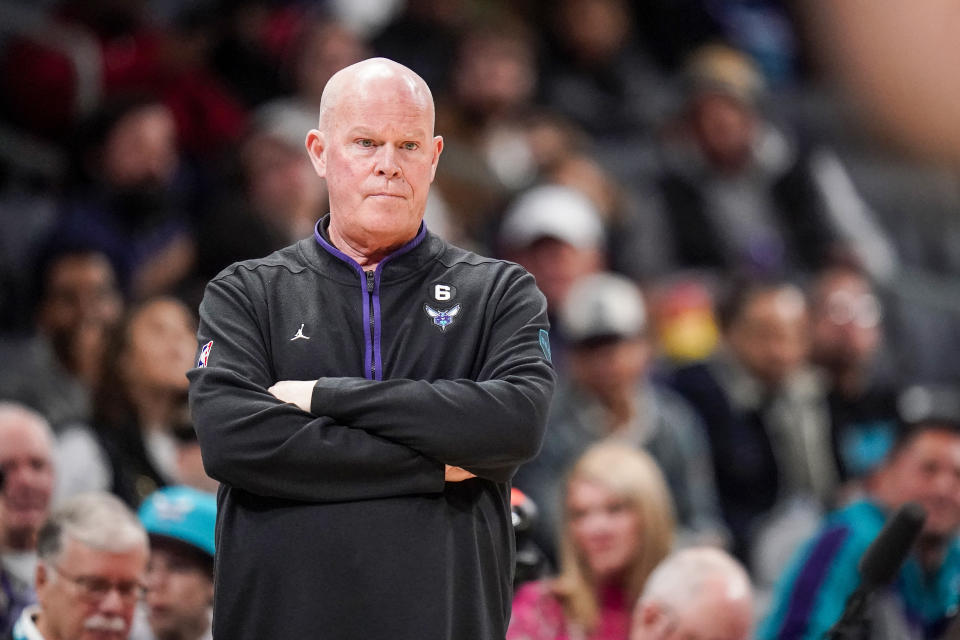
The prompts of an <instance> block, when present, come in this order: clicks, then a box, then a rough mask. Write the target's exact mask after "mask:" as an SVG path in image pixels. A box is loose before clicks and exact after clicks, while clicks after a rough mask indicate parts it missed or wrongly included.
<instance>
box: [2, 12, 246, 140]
mask: <svg viewBox="0 0 960 640" xmlns="http://www.w3.org/2000/svg"><path fill="white" fill-rule="evenodd" d="M149 4H150V3H146V2H115V1H114V0H64V1H62V2H58V3H57V5H58V6H57V7H56V8H55V10H54V11H52V12H51V15H49V16H46V15H43V14H39V15H36V16H33V21H32V22H33V24H32V25H31V28H30V29H25V30H23V32H21V33H22V34H23V36H22V37H16V38H13V39H12V42H11V43H10V45H9V46H8V47H7V48H6V50H5V51H4V54H5V55H4V56H3V58H2V60H0V82H3V84H4V85H5V86H4V88H7V89H8V93H9V95H10V105H9V108H10V112H11V114H12V116H13V117H14V118H16V120H17V121H18V122H20V123H22V124H23V125H25V126H27V127H29V128H30V129H31V130H32V131H36V132H38V133H41V134H44V135H46V136H48V137H50V138H51V139H55V140H58V141H59V140H65V139H69V138H70V136H71V135H72V134H73V133H74V131H73V128H74V127H76V125H77V124H78V123H79V122H80V121H81V120H82V118H84V117H86V116H89V115H90V114H91V113H92V112H94V111H96V109H97V108H98V107H100V106H101V105H102V104H105V103H109V102H111V101H113V100H115V99H117V98H118V97H119V96H123V95H125V94H128V93H131V92H141V91H151V92H156V95H158V96H162V98H163V100H164V103H165V104H166V105H167V106H168V107H169V109H170V112H171V113H172V114H173V117H174V119H175V120H176V125H177V127H176V128H177V131H178V132H179V139H180V142H181V144H183V145H184V146H185V148H187V147H189V149H190V151H192V152H196V153H197V154H198V155H202V154H210V152H211V150H213V149H219V148H222V146H223V144H224V143H225V142H228V141H230V140H233V139H235V138H236V137H237V134H238V133H239V131H240V130H241V128H242V126H243V118H244V114H243V111H242V109H241V107H240V106H239V105H238V104H237V102H236V101H235V100H234V99H233V97H232V96H231V95H230V94H229V93H228V92H227V91H226V90H225V89H224V87H223V86H222V85H221V82H220V80H219V78H217V77H216V76H214V75H213V74H212V73H211V72H210V70H209V68H208V66H207V64H206V57H207V54H208V52H207V43H208V40H209V33H207V32H206V31H205V29H208V28H209V27H210V26H211V25H210V24H207V25H204V24H202V21H199V20H196V19H195V18H196V14H194V15H192V16H191V15H187V16H184V15H180V16H178V17H177V18H178V19H177V20H175V21H173V22H172V23H171V24H170V25H168V28H166V29H162V28H158V25H157V24H156V23H155V22H154V21H153V17H154V16H152V15H151V14H150V12H149V9H150V8H151V7H150V6H148V5H149ZM194 4H196V3H194Z"/></svg>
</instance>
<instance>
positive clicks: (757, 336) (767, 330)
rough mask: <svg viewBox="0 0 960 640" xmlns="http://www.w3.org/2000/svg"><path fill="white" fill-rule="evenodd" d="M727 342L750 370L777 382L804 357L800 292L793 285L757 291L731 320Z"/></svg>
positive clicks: (806, 339) (805, 331) (805, 346)
mask: <svg viewBox="0 0 960 640" xmlns="http://www.w3.org/2000/svg"><path fill="white" fill-rule="evenodd" d="M727 342H728V343H729V345H730V347H731V349H732V350H733V352H734V353H735V354H736V356H737V358H738V359H739V360H740V361H741V362H742V363H743V365H744V366H745V367H746V368H747V369H748V370H749V371H750V373H752V374H753V375H754V376H756V377H757V378H759V379H760V380H761V381H762V382H763V383H764V384H766V385H768V386H770V387H776V386H778V385H780V384H781V383H782V382H784V380H786V379H787V378H788V377H790V375H791V374H792V373H794V372H795V371H796V370H797V369H798V368H799V367H801V366H802V365H803V363H804V360H805V359H806V357H807V352H808V348H809V336H808V325H807V312H806V306H805V303H804V300H803V296H802V294H800V292H798V291H796V290H794V289H792V288H778V289H773V290H770V291H762V292H758V293H756V294H755V295H754V296H753V297H752V299H750V300H748V301H747V302H746V304H745V305H744V308H743V310H742V311H741V312H740V317H739V318H737V319H736V320H734V321H733V323H732V324H731V326H730V328H729V330H728V331H727Z"/></svg>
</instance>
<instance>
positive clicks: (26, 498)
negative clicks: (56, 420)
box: [0, 402, 54, 584]
mask: <svg viewBox="0 0 960 640" xmlns="http://www.w3.org/2000/svg"><path fill="white" fill-rule="evenodd" d="M53 447H54V440H53V432H52V431H51V430H50V425H49V424H47V421H46V420H44V419H43V417H42V416H40V415H39V414H37V413H35V412H33V411H31V410H29V409H27V408H26V407H24V406H22V405H18V404H14V403H10V402H2V403H0V469H2V470H3V475H4V483H3V494H2V500H0V527H2V531H0V534H2V538H0V543H2V545H3V546H2V555H3V569H4V571H5V572H8V573H9V574H12V575H13V576H14V577H16V578H17V579H19V580H20V581H21V582H24V583H27V584H33V572H34V568H35V566H36V562H37V533H38V532H39V531H40V527H41V525H43V521H44V520H45V519H46V517H47V515H48V514H49V511H50V498H51V496H52V494H53V486H54V467H53Z"/></svg>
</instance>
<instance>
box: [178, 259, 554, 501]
mask: <svg viewBox="0 0 960 640" xmlns="http://www.w3.org/2000/svg"><path fill="white" fill-rule="evenodd" d="M527 278H529V276H527ZM520 286H522V287H531V288H532V286H533V285H532V280H531V281H530V282H523V283H520ZM534 292H535V290H534ZM514 297H516V296H514ZM533 299H534V301H539V299H540V297H539V294H538V293H536V295H535V296H534V298H533ZM518 303H519V304H523V305H527V306H530V303H529V301H527V302H523V298H522V297H521V298H520V299H519V302H518ZM534 306H535V305H534ZM253 309H254V306H253V305H252V304H251V303H250V300H249V297H248V295H247V292H246V291H245V290H244V289H242V288H241V287H238V286H237V285H235V284H233V283H231V282H227V281H225V280H223V279H220V280H216V281H214V282H212V283H211V284H210V285H209V286H208V288H207V292H206V294H205V296H204V302H203V304H202V305H201V328H200V337H201V340H203V341H208V340H213V341H214V343H215V346H214V348H213V349H212V350H211V354H210V360H209V361H208V366H207V367H205V368H201V369H194V370H193V371H191V372H190V374H189V377H190V379H191V392H190V395H191V407H192V409H193V413H194V421H195V424H196V428H197V433H198V437H199V439H200V444H201V450H202V452H203V458H204V466H205V468H206V470H207V472H208V473H209V474H210V475H211V477H214V478H216V479H217V480H220V481H221V482H224V483H227V484H230V485H232V486H236V487H240V488H243V489H246V490H248V491H251V492H253V493H257V494H260V495H268V496H274V497H279V498H287V499H294V500H306V501H339V500H356V499H364V498H375V497H387V496H396V495H408V494H417V493H433V492H440V491H443V486H444V481H445V480H446V481H460V480H464V479H467V478H470V477H474V476H475V475H476V476H480V477H484V478H488V479H491V480H496V481H506V480H508V479H509V478H510V476H512V474H513V471H514V470H515V468H516V466H518V465H519V464H520V463H521V462H523V461H524V460H526V459H527V458H529V457H531V456H533V455H534V454H535V453H536V450H537V448H538V447H539V442H540V438H541V437H542V434H543V424H544V422H545V418H546V407H547V404H548V402H549V396H550V392H551V391H552V386H553V374H552V372H551V371H550V367H549V365H547V364H546V363H545V362H544V361H543V360H542V358H540V357H538V356H536V355H535V353H534V351H533V350H532V349H526V355H521V356H520V357H517V355H516V354H517V350H518V348H519V345H521V344H522V343H528V342H529V343H532V344H533V345H536V344H537V342H536V341H537V337H536V334H537V331H538V330H539V326H540V324H541V320H540V318H539V317H534V316H533V315H531V314H528V315H526V316H525V317H517V316H516V312H517V309H516V308H504V309H503V310H502V311H503V316H504V318H505V320H504V322H502V323H495V326H494V327H493V329H492V331H493V335H492V340H491V344H494V345H497V346H496V347H495V348H494V347H492V348H491V349H492V353H491V357H489V358H488V359H487V360H488V363H487V364H486V365H485V366H484V381H483V382H476V381H472V380H440V381H435V382H426V381H418V380H408V379H401V380H386V381H370V380H364V379H359V378H321V379H320V380H318V381H307V382H300V383H297V382H280V383H277V382H276V381H275V380H274V379H271V367H270V365H269V362H270V359H269V354H268V353H267V351H266V347H265V346H264V344H265V339H264V337H263V335H262V332H261V330H260V326H261V323H260V322H259V320H258V318H257V316H256V313H255V311H253ZM511 312H513V315H511ZM540 312H542V310H539V311H538V312H537V313H540ZM526 325H529V326H526ZM241 372H242V373H241ZM371 386H376V387H377V388H376V393H371V389H370V387H371ZM308 387H309V396H310V400H309V402H308V401H307V400H306V398H305V396H306V395H307V392H306V390H307V388H308ZM294 393H295V394H296V397H294V396H293V395H291V394H294Z"/></svg>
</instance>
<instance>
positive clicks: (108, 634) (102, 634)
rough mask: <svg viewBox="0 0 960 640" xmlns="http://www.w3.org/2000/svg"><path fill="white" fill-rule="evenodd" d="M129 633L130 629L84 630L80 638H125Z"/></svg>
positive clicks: (113, 639) (105, 639) (85, 639)
mask: <svg viewBox="0 0 960 640" xmlns="http://www.w3.org/2000/svg"><path fill="white" fill-rule="evenodd" d="M129 635H130V630H129V629H127V630H126V631H92V630H89V629H88V630H85V631H84V632H83V635H82V636H81V640H126V638H127V637H128V636H129Z"/></svg>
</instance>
